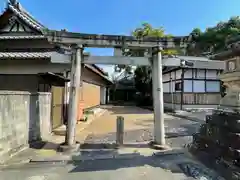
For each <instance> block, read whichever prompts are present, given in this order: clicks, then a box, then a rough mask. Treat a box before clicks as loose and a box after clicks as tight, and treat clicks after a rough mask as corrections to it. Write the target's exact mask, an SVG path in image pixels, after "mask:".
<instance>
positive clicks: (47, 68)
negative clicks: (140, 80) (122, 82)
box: [0, 0, 111, 129]
mask: <svg viewBox="0 0 240 180" xmlns="http://www.w3.org/2000/svg"><path fill="white" fill-rule="evenodd" d="M45 29H46V27H45V26H44V25H42V24H41V23H40V22H38V21H37V20H36V19H34V18H33V17H32V16H31V15H30V14H29V13H28V12H27V11H26V10H25V9H24V8H23V7H22V6H21V4H20V3H19V2H17V1H16V0H10V1H9V2H8V4H7V7H6V9H5V11H4V12H3V13H2V15H0V82H1V83H0V90H8V91H28V92H52V111H51V112H52V123H51V124H52V129H54V128H57V127H59V126H60V125H62V124H63V117H64V112H66V108H65V109H64V107H66V106H65V105H64V104H65V103H67V99H68V88H67V87H68V86H69V83H68V82H69V71H70V67H71V65H70V62H69V58H66V56H68V55H66V53H65V54H64V53H62V51H63V50H64V49H67V48H68V47H62V46H56V45H53V44H50V43H49V42H48V40H47V38H46V37H45V36H44V35H43V31H44V30H45ZM82 69H83V71H82V78H81V79H82V83H81V84H82V88H81V93H80V94H81V95H80V100H79V101H80V104H81V105H82V106H83V108H91V107H95V106H98V105H100V104H101V103H103V104H104V103H106V99H107V98H106V92H107V91H106V88H107V86H108V85H109V84H111V82H110V81H109V80H108V78H107V77H106V76H105V75H104V72H103V71H102V70H101V69H99V68H98V67H97V66H95V65H83V67H82ZM79 114H80V116H79V118H80V117H81V114H82V108H80V106H79ZM65 117H66V115H65Z"/></svg>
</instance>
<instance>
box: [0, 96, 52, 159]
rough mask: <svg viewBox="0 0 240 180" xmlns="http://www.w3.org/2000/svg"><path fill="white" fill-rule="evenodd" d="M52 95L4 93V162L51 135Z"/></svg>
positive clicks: (0, 132)
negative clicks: (30, 143)
mask: <svg viewBox="0 0 240 180" xmlns="http://www.w3.org/2000/svg"><path fill="white" fill-rule="evenodd" d="M50 110H51V94H50V93H29V92H18V91H0V162H3V161H4V160H6V159H8V158H9V156H11V155H12V154H14V153H16V152H17V151H19V150H21V149H22V148H25V147H27V146H28V144H29V142H31V141H35V140H39V139H42V138H44V137H45V136H47V135H48V134H50V132H51V128H50V127H51V126H50V125H51V123H50V122H51V121H50Z"/></svg>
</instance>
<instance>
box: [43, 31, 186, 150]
mask: <svg viewBox="0 0 240 180" xmlns="http://www.w3.org/2000/svg"><path fill="white" fill-rule="evenodd" d="M45 36H46V37H47V38H48V41H49V42H50V43H54V44H62V45H67V46H69V47H71V49H72V52H73V57H72V58H73V59H72V62H75V63H72V70H71V72H72V75H71V87H70V88H71V89H72V91H70V100H69V102H72V103H71V104H70V107H69V117H68V130H67V131H68V133H67V135H68V137H67V143H68V145H70V146H72V145H74V143H75V138H74V137H75V126H76V123H75V121H76V117H77V114H76V110H77V102H76V100H77V98H73V97H74V94H77V91H76V89H77V88H78V87H79V85H80V84H79V83H80V78H81V77H80V76H81V63H85V64H115V65H142V66H152V75H153V76H152V77H153V99H154V143H155V144H157V145H160V146H163V147H164V146H165V130H164V104H163V103H164V102H163V83H162V66H180V65H181V63H182V61H181V60H180V59H178V58H173V59H172V60H171V59H167V60H165V59H162V53H161V51H162V49H163V48H164V49H167V48H177V47H185V45H186V41H187V40H188V39H187V37H173V38H143V39H136V38H135V37H133V36H117V35H97V34H82V33H72V32H67V31H65V30H64V31H54V30H47V31H46V32H45ZM84 47H97V48H103V47H104V48H114V49H115V53H114V54H115V56H83V48H84ZM123 49H145V50H147V51H148V54H146V55H145V57H125V56H123V55H122V50H123ZM74 74H75V76H74ZM73 76H74V77H73ZM71 92H72V94H71ZM70 127H71V128H70Z"/></svg>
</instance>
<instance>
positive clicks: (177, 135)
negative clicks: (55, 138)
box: [77, 106, 200, 147]
mask: <svg viewBox="0 0 240 180" xmlns="http://www.w3.org/2000/svg"><path fill="white" fill-rule="evenodd" d="M105 108H106V109H107V111H106V112H105V114H103V115H102V116H101V117H99V118H98V119H96V120H95V121H93V122H92V123H91V124H90V125H89V126H88V127H87V128H86V129H84V130H83V131H81V132H77V140H78V141H79V142H81V143H83V142H84V143H90V144H99V143H113V142H115V140H116V118H117V116H123V117H124V132H125V133H124V143H125V144H131V143H144V142H149V141H151V140H152V139H153V125H154V124H153V112H152V111H150V110H147V109H142V108H139V107H135V106H106V107H105ZM199 127H200V123H199V122H194V121H190V120H186V119H182V118H179V117H174V116H171V115H167V114H165V130H166V132H165V133H166V139H167V144H168V145H170V146H172V147H183V146H185V145H186V144H188V143H190V142H191V141H192V137H191V136H192V134H193V133H195V132H196V131H197V130H198V128H199Z"/></svg>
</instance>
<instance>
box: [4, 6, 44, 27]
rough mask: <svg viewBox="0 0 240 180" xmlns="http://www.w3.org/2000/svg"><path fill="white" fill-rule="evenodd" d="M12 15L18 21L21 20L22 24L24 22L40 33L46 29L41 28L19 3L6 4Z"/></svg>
mask: <svg viewBox="0 0 240 180" xmlns="http://www.w3.org/2000/svg"><path fill="white" fill-rule="evenodd" d="M7 8H9V9H10V10H11V11H13V13H14V14H15V15H16V16H18V17H19V18H20V19H22V20H23V21H24V22H26V23H27V24H28V25H29V26H31V27H32V28H34V29H36V30H39V31H42V30H44V29H45V28H46V27H45V26H43V25H42V24H41V23H40V22H38V21H37V20H36V19H34V18H33V16H32V15H30V14H29V13H28V12H27V11H26V10H25V9H24V8H23V7H22V6H21V4H20V3H19V2H12V1H10V2H9V3H8V7H7Z"/></svg>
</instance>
